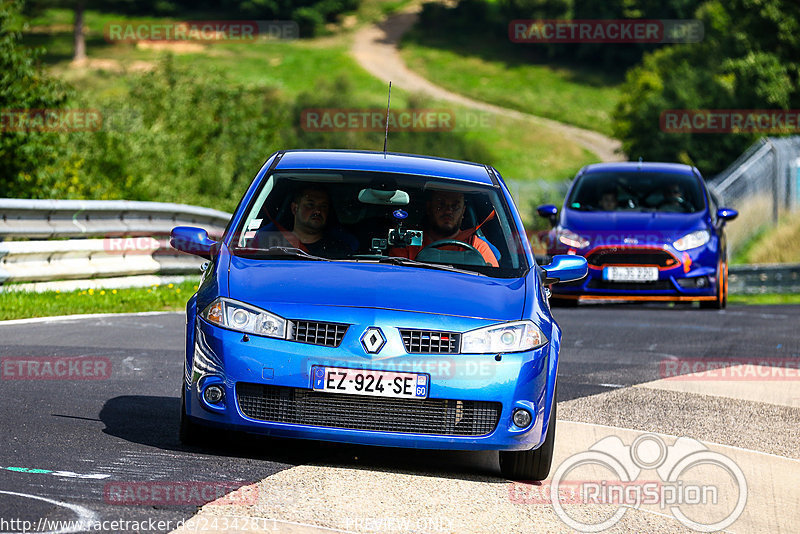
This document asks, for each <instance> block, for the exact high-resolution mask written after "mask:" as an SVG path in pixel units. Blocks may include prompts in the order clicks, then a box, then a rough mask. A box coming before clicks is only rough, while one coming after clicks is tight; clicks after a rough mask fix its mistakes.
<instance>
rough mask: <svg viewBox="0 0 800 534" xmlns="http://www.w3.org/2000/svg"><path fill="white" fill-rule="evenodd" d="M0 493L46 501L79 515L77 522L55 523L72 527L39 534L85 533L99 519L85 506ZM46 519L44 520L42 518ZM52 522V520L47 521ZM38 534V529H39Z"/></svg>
mask: <svg viewBox="0 0 800 534" xmlns="http://www.w3.org/2000/svg"><path fill="white" fill-rule="evenodd" d="M0 493H4V494H6V495H14V496H16V497H24V498H26V499H35V500H37V501H44V502H46V503H50V504H54V505H56V506H61V507H62V508H67V509H69V510H72V511H73V512H75V513H76V514H77V515H78V519H77V520H76V521H55V520H53V521H52V522H53V523H60V524H62V525H63V524H67V525H71V526H67V527H64V528H62V529H60V530H49V531H43V532H39V534H69V533H70V532H83V531H85V530H89V529H90V528H91V526H92V524H93V523H96V522H97V520H98V518H97V514H96V513H95V512H93V511H92V510H89V509H88V508H84V507H83V506H78V505H77V504H70V503H67V502H61V501H56V500H54V499H48V498H47V497H39V496H38V495H29V494H27V493H17V492H16V491H4V490H0ZM42 519H44V518H42ZM45 521H48V522H50V520H45ZM42 523H44V521H42V520H41V519H40V520H39V526H41V525H42ZM46 524H47V523H45V525H46ZM37 532H38V529H37ZM0 534H16V533H11V532H0Z"/></svg>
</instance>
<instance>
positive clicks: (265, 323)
mask: <svg viewBox="0 0 800 534" xmlns="http://www.w3.org/2000/svg"><path fill="white" fill-rule="evenodd" d="M200 316H201V317H202V318H203V319H205V320H206V321H208V322H209V323H213V324H216V325H218V326H222V327H224V328H230V329H231V330H236V331H238V332H245V333H248V334H255V335H258V336H267V337H277V338H280V339H285V338H286V319H284V318H283V317H278V316H277V315H275V314H273V313H269V312H268V311H264V310H261V309H259V308H256V307H255V306H249V305H247V304H244V303H242V302H236V301H233V300H228V299H225V298H218V299H217V300H215V301H214V302H212V303H211V304H209V305H208V307H207V308H206V309H205V310H203V313H201V314H200Z"/></svg>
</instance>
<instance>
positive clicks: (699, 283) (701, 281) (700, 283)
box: [695, 276, 707, 287]
mask: <svg viewBox="0 0 800 534" xmlns="http://www.w3.org/2000/svg"><path fill="white" fill-rule="evenodd" d="M706 282H707V280H706V277H705V276H701V277H700V278H698V279H697V282H695V283H696V284H697V287H706V285H707V284H706Z"/></svg>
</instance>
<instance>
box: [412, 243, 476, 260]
mask: <svg viewBox="0 0 800 534" xmlns="http://www.w3.org/2000/svg"><path fill="white" fill-rule="evenodd" d="M447 246H456V247H461V248H463V249H464V251H466V252H468V254H467V255H466V257H465V258H464V259H465V260H466V261H464V262H463V263H466V264H472V265H475V264H479V265H484V264H487V261H486V259H485V258H484V257H483V254H481V251H480V250H478V249H477V248H475V247H473V246H472V245H470V244H469V243H465V242H464V241H458V240H457V239H440V240H439V241H434V242H433V243H431V244H430V245H427V246H425V247H423V248H422V250H420V251H419V252H418V253H417V258H416V259H417V260H419V261H426V260H425V256H426V255H427V254H426V251H429V250H431V249H438V248H440V247H447Z"/></svg>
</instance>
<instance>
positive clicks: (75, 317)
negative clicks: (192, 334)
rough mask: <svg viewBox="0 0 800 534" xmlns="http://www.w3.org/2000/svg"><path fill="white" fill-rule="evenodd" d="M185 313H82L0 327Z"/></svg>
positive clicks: (17, 321)
mask: <svg viewBox="0 0 800 534" xmlns="http://www.w3.org/2000/svg"><path fill="white" fill-rule="evenodd" d="M185 313H186V312H185V311H151V312H136V313H84V314H76V315H54V316H52V317H30V318H28V319H10V320H8V321H0V326H12V325H18V324H38V323H57V322H63V321H82V320H84V319H99V318H103V317H110V318H113V317H148V316H150V315H173V314H181V315H183V314H185Z"/></svg>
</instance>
